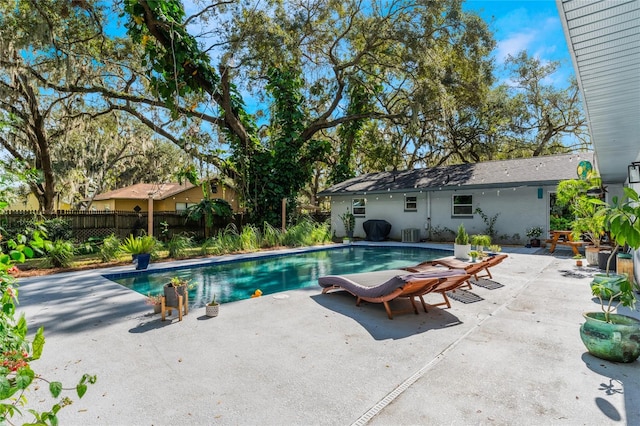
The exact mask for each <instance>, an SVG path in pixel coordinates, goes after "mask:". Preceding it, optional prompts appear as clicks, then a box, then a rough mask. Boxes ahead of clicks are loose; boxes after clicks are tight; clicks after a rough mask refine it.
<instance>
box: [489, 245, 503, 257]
mask: <svg viewBox="0 0 640 426" xmlns="http://www.w3.org/2000/svg"><path fill="white" fill-rule="evenodd" d="M501 251H502V247H500V246H499V245H498V244H491V245H490V246H489V256H495V255H496V254H498V253H500V252H501Z"/></svg>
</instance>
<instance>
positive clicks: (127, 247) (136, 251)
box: [120, 235, 156, 269]
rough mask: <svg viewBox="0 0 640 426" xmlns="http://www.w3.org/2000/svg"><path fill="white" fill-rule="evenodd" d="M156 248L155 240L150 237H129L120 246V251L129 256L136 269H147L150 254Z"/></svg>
mask: <svg viewBox="0 0 640 426" xmlns="http://www.w3.org/2000/svg"><path fill="white" fill-rule="evenodd" d="M155 247H156V239H155V238H153V237H152V236H150V235H141V236H139V237H134V236H133V235H129V236H128V237H127V238H125V239H124V240H123V241H122V243H121V244H120V250H122V251H123V252H125V253H129V254H131V257H132V259H133V262H134V263H135V264H136V269H147V267H148V266H149V261H150V260H151V253H153V250H154V249H155Z"/></svg>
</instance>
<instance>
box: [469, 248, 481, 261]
mask: <svg viewBox="0 0 640 426" xmlns="http://www.w3.org/2000/svg"><path fill="white" fill-rule="evenodd" d="M478 256H480V253H479V252H477V251H475V250H471V251H470V252H469V257H470V258H472V259H475V258H476V257H478Z"/></svg>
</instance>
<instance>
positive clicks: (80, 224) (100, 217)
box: [0, 210, 204, 242]
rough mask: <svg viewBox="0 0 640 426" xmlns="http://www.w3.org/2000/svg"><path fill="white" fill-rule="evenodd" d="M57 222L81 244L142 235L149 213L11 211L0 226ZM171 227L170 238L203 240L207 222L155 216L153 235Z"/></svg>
mask: <svg viewBox="0 0 640 426" xmlns="http://www.w3.org/2000/svg"><path fill="white" fill-rule="evenodd" d="M33 218H38V219H53V218H58V219H62V220H64V221H66V222H67V223H69V225H70V227H71V231H72V232H73V235H74V238H75V239H76V240H77V241H79V242H83V241H87V240H88V239H89V238H91V237H97V238H103V237H106V236H108V235H111V234H115V235H117V236H118V237H120V238H123V237H126V236H128V235H130V234H134V235H139V234H140V233H141V232H147V229H148V220H149V217H148V214H147V212H140V213H136V212H131V211H86V210H60V211H57V212H55V213H52V214H42V213H40V212H37V211H8V212H3V214H2V215H0V223H1V224H2V226H3V227H6V228H14V227H16V226H20V224H21V223H23V222H24V221H25V220H29V219H33ZM163 222H165V223H166V224H167V225H168V226H167V229H168V237H169V238H170V237H171V236H172V235H173V234H179V233H183V232H187V233H190V234H191V235H193V236H194V237H196V238H202V237H204V221H202V220H201V221H194V220H188V219H187V218H186V216H184V215H183V214H181V213H177V212H153V234H154V236H155V237H157V238H160V237H161V232H162V229H163V228H164V227H163V226H162V225H161V224H162V223H163Z"/></svg>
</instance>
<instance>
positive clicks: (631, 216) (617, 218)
mask: <svg viewBox="0 0 640 426" xmlns="http://www.w3.org/2000/svg"><path fill="white" fill-rule="evenodd" d="M623 190H624V195H625V197H626V200H624V201H623V200H621V199H619V198H618V197H613V200H612V204H611V205H608V204H607V203H605V202H604V201H601V200H598V199H593V200H592V201H591V202H592V203H593V204H596V205H598V206H600V209H599V210H598V213H597V214H598V215H599V216H602V217H603V218H604V224H605V229H606V230H607V231H609V235H610V236H611V239H612V240H613V241H615V243H616V245H615V247H614V248H613V250H611V255H610V256H609V259H608V260H607V274H609V264H610V263H611V260H612V259H613V257H615V255H616V254H617V252H618V248H620V247H624V246H625V245H626V246H628V247H629V248H631V249H634V250H637V249H638V248H640V197H639V196H638V193H637V192H636V191H635V190H634V189H632V188H623Z"/></svg>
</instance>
